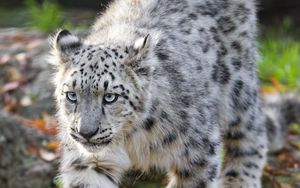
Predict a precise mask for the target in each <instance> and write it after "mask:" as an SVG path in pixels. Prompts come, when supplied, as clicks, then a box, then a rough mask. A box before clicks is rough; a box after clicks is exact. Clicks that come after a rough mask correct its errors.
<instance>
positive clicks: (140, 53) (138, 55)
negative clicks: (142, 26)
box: [125, 34, 152, 77]
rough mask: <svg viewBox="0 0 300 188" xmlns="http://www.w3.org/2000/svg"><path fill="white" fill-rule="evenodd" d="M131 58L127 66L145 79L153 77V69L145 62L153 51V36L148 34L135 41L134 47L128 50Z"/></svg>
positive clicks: (128, 59)
mask: <svg viewBox="0 0 300 188" xmlns="http://www.w3.org/2000/svg"><path fill="white" fill-rule="evenodd" d="M127 51H128V54H129V57H128V58H127V61H126V62H125V64H126V65H127V66H129V67H131V68H132V69H133V71H134V72H135V73H136V74H137V75H139V76H143V77H145V76H146V77H148V76H150V75H151V72H152V68H151V65H148V63H147V62H145V61H143V59H144V58H146V56H147V55H148V53H149V52H150V51H151V36H150V34H147V35H145V36H143V37H139V38H137V39H136V40H135V42H134V43H133V45H132V46H131V47H129V48H127Z"/></svg>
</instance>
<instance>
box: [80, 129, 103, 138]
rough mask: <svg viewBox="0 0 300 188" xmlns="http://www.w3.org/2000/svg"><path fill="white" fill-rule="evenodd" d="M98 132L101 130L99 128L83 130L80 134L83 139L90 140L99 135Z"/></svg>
mask: <svg viewBox="0 0 300 188" xmlns="http://www.w3.org/2000/svg"><path fill="white" fill-rule="evenodd" d="M98 130H99V128H96V129H81V130H79V131H78V133H79V134H80V135H81V136H82V137H84V138H85V139H86V140H89V139H91V138H92V137H93V136H95V135H96V134H97V133H98Z"/></svg>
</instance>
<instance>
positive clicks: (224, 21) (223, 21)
mask: <svg viewBox="0 0 300 188" xmlns="http://www.w3.org/2000/svg"><path fill="white" fill-rule="evenodd" d="M217 22H218V25H219V28H220V29H221V31H223V33H225V34H229V33H231V32H232V31H234V30H235V29H236V26H235V23H234V22H233V21H232V19H231V18H230V17H229V16H224V17H221V18H219V19H218V20H217Z"/></svg>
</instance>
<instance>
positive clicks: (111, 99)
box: [103, 93, 119, 104]
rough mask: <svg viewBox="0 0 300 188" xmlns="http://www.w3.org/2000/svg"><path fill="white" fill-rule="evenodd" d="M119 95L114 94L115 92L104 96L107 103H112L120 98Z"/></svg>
mask: <svg viewBox="0 0 300 188" xmlns="http://www.w3.org/2000/svg"><path fill="white" fill-rule="evenodd" d="M118 97H119V96H118V95H117V94H114V93H106V94H105V95H104V96H103V101H104V103H105V104H111V103H114V102H116V101H117V100H118Z"/></svg>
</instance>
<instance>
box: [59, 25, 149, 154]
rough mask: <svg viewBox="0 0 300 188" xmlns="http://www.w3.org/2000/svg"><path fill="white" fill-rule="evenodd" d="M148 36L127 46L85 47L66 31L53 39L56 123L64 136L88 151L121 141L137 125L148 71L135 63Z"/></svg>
mask: <svg viewBox="0 0 300 188" xmlns="http://www.w3.org/2000/svg"><path fill="white" fill-rule="evenodd" d="M148 39H149V36H146V37H144V38H141V39H139V40H137V42H136V43H135V44H134V45H133V46H129V47H127V46H126V47H120V46H117V47H104V46H101V45H87V44H84V43H83V42H81V41H80V39H79V38H78V37H76V36H74V35H71V34H70V33H69V32H68V31H66V30H63V31H60V32H59V33H58V34H57V36H56V38H55V39H54V49H55V54H56V56H57V57H58V61H59V63H58V65H57V67H58V68H57V72H56V74H57V75H59V76H57V79H56V80H55V85H56V99H57V102H58V103H59V107H60V108H59V120H60V124H61V126H62V127H63V128H62V130H63V129H64V130H65V131H64V132H65V133H67V136H69V137H70V139H71V140H73V141H75V142H77V143H79V144H80V145H81V146H84V148H85V149H87V150H89V151H96V150H97V149H98V148H99V147H104V146H106V145H108V144H112V143H114V142H120V141H122V139H124V137H125V136H126V134H127V133H128V132H130V131H132V130H133V129H134V127H135V126H136V125H138V124H139V122H138V117H139V116H141V113H142V112H143V111H144V110H145V109H144V108H145V103H146V102H147V93H144V89H145V87H146V86H145V85H144V84H143V80H144V79H145V78H147V77H148V76H149V74H150V70H149V67H145V66H141V65H140V64H139V61H140V60H139V59H138V58H137V57H138V56H140V53H143V51H144V49H145V48H146V45H147V41H148Z"/></svg>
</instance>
